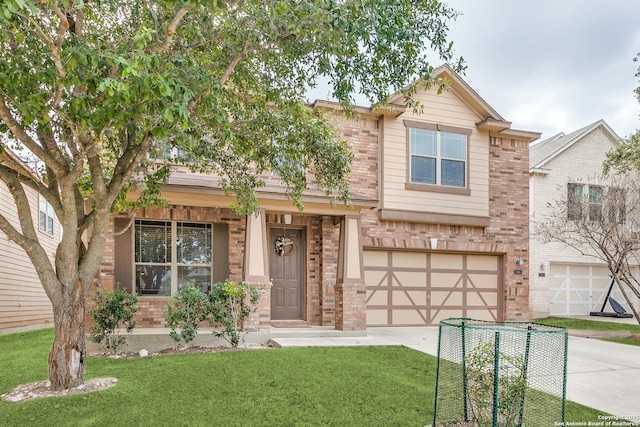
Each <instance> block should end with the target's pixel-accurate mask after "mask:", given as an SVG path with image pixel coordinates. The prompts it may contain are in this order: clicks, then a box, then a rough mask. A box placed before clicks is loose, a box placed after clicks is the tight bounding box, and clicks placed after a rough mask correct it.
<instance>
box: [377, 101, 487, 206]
mask: <svg viewBox="0 0 640 427" xmlns="http://www.w3.org/2000/svg"><path fill="white" fill-rule="evenodd" d="M417 99H418V100H419V101H420V103H421V104H422V105H424V112H423V114H414V113H412V112H411V111H407V112H406V113H404V114H401V115H400V116H399V117H397V118H392V117H386V118H385V122H384V137H383V141H384V146H383V165H384V171H383V190H382V191H383V194H382V196H383V197H382V200H383V208H387V209H401V210H410V211H416V212H434V213H446V214H457V215H477V216H488V215H489V135H488V134H487V133H486V132H480V131H478V130H477V129H476V125H475V124H476V123H477V122H478V121H480V120H481V118H480V117H479V116H478V115H477V114H476V113H474V112H473V111H472V110H471V109H470V108H469V107H468V106H467V105H466V104H465V103H464V102H462V101H461V100H460V99H459V98H458V96H456V94H455V93H453V92H452V91H447V92H444V93H442V94H440V95H438V94H437V93H436V91H435V90H431V91H428V92H424V93H421V94H418V95H417ZM403 120H415V121H423V122H427V123H433V124H443V125H449V126H456V127H461V128H466V129H471V130H472V133H471V135H470V137H469V139H468V141H469V150H468V153H469V158H468V159H467V161H468V171H469V177H468V182H469V188H470V190H471V194H470V195H457V194H446V193H439V192H427V191H416V190H407V189H405V184H406V183H407V169H408V157H407V156H408V153H407V150H408V141H407V128H406V127H405V125H404V123H403Z"/></svg>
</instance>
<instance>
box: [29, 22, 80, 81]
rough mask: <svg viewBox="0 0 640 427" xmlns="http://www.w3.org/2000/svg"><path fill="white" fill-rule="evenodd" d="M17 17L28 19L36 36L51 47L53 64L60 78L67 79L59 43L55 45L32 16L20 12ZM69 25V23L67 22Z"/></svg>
mask: <svg viewBox="0 0 640 427" xmlns="http://www.w3.org/2000/svg"><path fill="white" fill-rule="evenodd" d="M17 15H18V16H20V17H22V18H24V19H26V20H27V21H28V22H29V23H30V24H31V25H32V26H33V28H34V30H35V33H36V35H37V36H38V37H40V38H41V39H42V41H44V42H45V44H46V45H47V46H49V49H51V56H52V57H53V63H54V64H55V65H56V69H57V70H58V74H59V75H60V77H63V78H64V77H66V76H67V72H66V71H65V70H64V65H62V60H61V58H60V47H59V46H58V45H57V44H56V43H57V41H56V43H54V42H53V40H51V39H50V38H49V37H48V36H47V34H46V33H45V32H44V30H43V29H42V27H40V25H38V23H37V22H36V21H34V20H33V19H32V18H31V17H30V16H27V15H24V14H23V13H21V12H18V13H17ZM65 20H66V17H65ZM61 25H62V23H61ZM67 25H68V21H67ZM60 46H62V43H61V42H60Z"/></svg>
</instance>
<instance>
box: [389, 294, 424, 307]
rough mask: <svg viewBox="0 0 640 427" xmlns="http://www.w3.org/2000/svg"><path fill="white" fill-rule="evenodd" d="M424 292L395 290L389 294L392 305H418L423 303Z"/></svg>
mask: <svg viewBox="0 0 640 427" xmlns="http://www.w3.org/2000/svg"><path fill="white" fill-rule="evenodd" d="M425 300H426V298H425V293H424V292H415V291H413V292H398V291H395V292H393V293H392V294H391V304H392V305H409V306H411V305H419V304H424V303H425Z"/></svg>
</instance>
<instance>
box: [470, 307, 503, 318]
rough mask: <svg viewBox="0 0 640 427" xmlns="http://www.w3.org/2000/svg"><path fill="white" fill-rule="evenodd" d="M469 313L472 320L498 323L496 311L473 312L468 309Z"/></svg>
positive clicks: (482, 310)
mask: <svg viewBox="0 0 640 427" xmlns="http://www.w3.org/2000/svg"><path fill="white" fill-rule="evenodd" d="M467 313H468V314H469V316H468V317H469V318H471V319H478V320H490V321H497V320H498V314H497V311H496V310H484V309H480V310H473V309H468V310H467Z"/></svg>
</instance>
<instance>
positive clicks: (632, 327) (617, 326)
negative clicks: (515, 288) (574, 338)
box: [534, 317, 640, 334]
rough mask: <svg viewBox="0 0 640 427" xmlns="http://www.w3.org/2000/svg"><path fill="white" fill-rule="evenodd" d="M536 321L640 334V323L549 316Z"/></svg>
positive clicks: (573, 327)
mask: <svg viewBox="0 0 640 427" xmlns="http://www.w3.org/2000/svg"><path fill="white" fill-rule="evenodd" d="M534 322H536V323H542V324H543V325H549V326H558V327H560V328H567V329H581V330H589V331H629V332H630V333H632V334H640V325H636V324H628V323H615V322H604V321H598V320H584V319H569V318H566V317H547V318H544V319H536V320H534Z"/></svg>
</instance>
